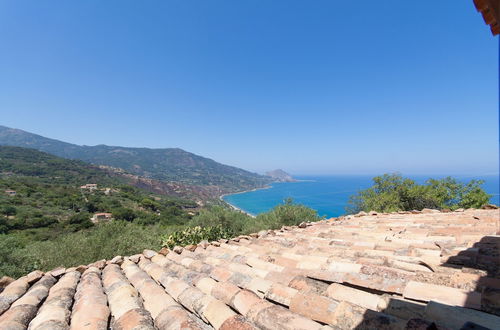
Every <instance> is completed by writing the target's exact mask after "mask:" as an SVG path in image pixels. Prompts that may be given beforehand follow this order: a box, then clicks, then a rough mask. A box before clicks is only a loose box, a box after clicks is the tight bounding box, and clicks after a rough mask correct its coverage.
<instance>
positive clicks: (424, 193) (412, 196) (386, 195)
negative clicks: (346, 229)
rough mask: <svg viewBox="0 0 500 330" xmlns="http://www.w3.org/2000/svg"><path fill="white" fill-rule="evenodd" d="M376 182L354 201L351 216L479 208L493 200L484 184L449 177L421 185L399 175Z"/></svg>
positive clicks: (379, 178) (389, 175) (349, 208)
mask: <svg viewBox="0 0 500 330" xmlns="http://www.w3.org/2000/svg"><path fill="white" fill-rule="evenodd" d="M373 183H374V184H373V186H372V187H370V188H368V189H366V190H362V191H360V192H359V193H358V194H357V195H354V196H352V197H351V198H350V200H349V205H348V207H347V208H346V210H347V212H348V213H357V212H359V211H365V212H368V211H371V210H373V211H377V212H396V211H411V210H421V209H423V208H432V209H445V208H447V209H451V210H454V209H457V208H470V207H474V208H479V207H481V206H483V205H485V204H487V203H488V202H489V199H490V195H488V194H487V193H486V192H485V191H484V190H483V189H482V188H481V185H482V184H483V181H478V180H471V181H470V182H469V183H466V184H464V183H461V182H459V181H457V180H456V179H453V178H451V177H447V178H444V179H440V180H436V179H429V180H427V181H426V183H425V184H423V185H420V184H417V183H415V181H413V180H411V179H408V178H403V177H402V176H401V175H399V174H384V175H382V176H377V177H375V178H373Z"/></svg>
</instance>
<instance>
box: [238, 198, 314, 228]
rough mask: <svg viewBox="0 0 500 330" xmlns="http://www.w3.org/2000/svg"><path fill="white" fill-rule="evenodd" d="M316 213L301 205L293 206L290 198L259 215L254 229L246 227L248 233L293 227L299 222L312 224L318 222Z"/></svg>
mask: <svg viewBox="0 0 500 330" xmlns="http://www.w3.org/2000/svg"><path fill="white" fill-rule="evenodd" d="M320 219H321V217H319V216H318V213H317V212H316V211H315V210H313V209H311V208H309V207H307V206H304V205H301V204H294V203H293V200H292V199H291V198H288V199H286V200H285V201H284V203H283V204H280V205H278V206H276V207H274V208H273V209H272V210H271V211H269V212H266V213H263V214H259V215H258V216H257V218H256V221H255V224H256V225H257V226H256V227H254V228H251V226H249V227H247V229H248V230H250V231H257V230H262V229H277V228H281V227H282V226H295V225H298V224H300V223H301V222H313V221H318V220H320Z"/></svg>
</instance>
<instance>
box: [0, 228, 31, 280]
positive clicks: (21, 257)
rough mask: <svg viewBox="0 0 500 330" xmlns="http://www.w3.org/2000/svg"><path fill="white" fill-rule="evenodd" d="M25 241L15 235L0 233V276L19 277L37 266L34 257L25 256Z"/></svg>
mask: <svg viewBox="0 0 500 330" xmlns="http://www.w3.org/2000/svg"><path fill="white" fill-rule="evenodd" d="M24 248H25V242H24V241H23V240H22V239H20V238H18V237H15V236H11V235H0V277H2V276H3V275H8V276H11V277H20V276H22V275H26V273H29V272H31V271H33V270H35V269H37V268H38V267H39V264H38V263H37V261H36V259H34V258H33V257H31V256H26V255H25V254H24V253H23V252H24Z"/></svg>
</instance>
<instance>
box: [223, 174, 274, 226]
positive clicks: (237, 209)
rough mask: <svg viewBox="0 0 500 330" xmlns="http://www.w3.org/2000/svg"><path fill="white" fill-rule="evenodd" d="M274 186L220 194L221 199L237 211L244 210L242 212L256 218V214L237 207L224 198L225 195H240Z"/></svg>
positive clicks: (269, 186)
mask: <svg viewBox="0 0 500 330" xmlns="http://www.w3.org/2000/svg"><path fill="white" fill-rule="evenodd" d="M272 183H275V182H272ZM270 188H272V186H271V185H267V186H265V187H262V188H254V189H250V190H245V191H240V192H236V193H230V194H222V195H220V196H219V200H220V201H221V202H223V203H225V204H227V205H229V207H231V208H232V209H234V210H236V211H239V212H242V213H245V214H246V215H248V216H250V217H252V218H255V217H256V215H255V214H252V213H250V212H247V211H245V210H242V209H241V208H239V207H237V206H236V205H233V204H231V203H229V202H228V201H226V200H224V197H225V196H229V195H238V194H244V193H248V192H252V191H257V190H263V189H270Z"/></svg>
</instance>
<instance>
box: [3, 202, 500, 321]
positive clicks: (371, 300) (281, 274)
mask: <svg viewBox="0 0 500 330" xmlns="http://www.w3.org/2000/svg"><path fill="white" fill-rule="evenodd" d="M498 220H499V214H498V210H496V209H491V210H465V211H463V212H449V213H443V212H441V213H439V212H434V211H432V212H430V213H418V212H413V213H411V212H403V213H398V214H377V215H375V214H371V215H370V214H369V215H363V216H361V217H344V218H342V219H340V220H330V221H321V222H317V223H312V224H306V225H305V226H304V225H302V226H299V227H297V226H291V227H286V228H282V230H280V231H264V232H263V233H259V234H256V235H250V236H248V237H246V236H241V237H238V238H237V239H233V240H230V241H228V240H221V241H220V242H217V244H203V245H204V246H202V247H201V248H193V247H187V248H177V249H176V250H177V251H176V252H177V253H168V252H169V251H168V250H166V249H163V250H162V251H161V252H162V253H157V252H154V251H151V250H145V251H144V252H143V254H139V255H135V256H131V257H121V256H117V257H115V258H112V259H111V260H109V261H106V260H100V261H98V262H95V263H93V264H91V265H89V266H79V267H71V268H68V269H64V268H62V267H61V268H58V269H55V270H52V271H51V272H49V273H47V274H44V273H43V272H40V271H35V272H32V273H30V274H28V275H27V276H25V277H22V278H20V279H18V280H15V281H13V282H12V281H10V280H9V281H8V283H10V284H8V285H7V286H6V287H5V288H4V289H3V291H2V292H0V328H1V329H9V330H10V329H26V328H27V327H29V329H36V330H45V329H47V330H48V329H51V330H53V329H68V327H69V328H70V329H77V330H79V329H96V330H100V329H107V328H109V327H112V328H114V329H181V328H183V329H213V328H216V329H245V330H246V329H275V328H280V329H351V328H356V327H357V328H377V329H402V328H405V327H406V328H408V327H409V328H412V327H413V328H418V327H422V326H425V327H427V326H429V325H432V324H433V323H432V322H434V324H435V326H436V327H437V328H438V329H444V328H446V327H448V328H460V327H462V326H464V324H465V323H466V322H472V323H473V324H476V325H480V326H483V327H489V328H494V325H497V324H500V317H499V316H500V306H499V304H498V300H499V299H498V297H499V292H500V280H499V279H498V276H499V275H500V269H499V264H500V263H499V262H498V261H499V259H498V258H499V256H500V251H499V250H500V237H499V236H496V235H495V233H496V231H497V230H498V229H497V227H496V226H497V221H498ZM205 245H206V246H205ZM194 247H198V246H197V245H196V246H194ZM101 269H102V271H101ZM101 273H102V280H101ZM80 274H81V275H80ZM459 306H465V308H464V307H459ZM472 323H471V324H472Z"/></svg>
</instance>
